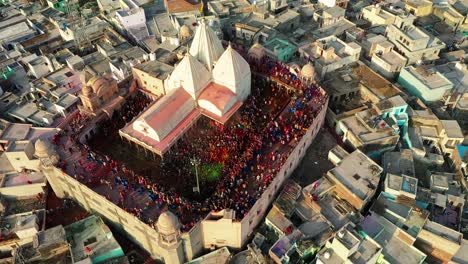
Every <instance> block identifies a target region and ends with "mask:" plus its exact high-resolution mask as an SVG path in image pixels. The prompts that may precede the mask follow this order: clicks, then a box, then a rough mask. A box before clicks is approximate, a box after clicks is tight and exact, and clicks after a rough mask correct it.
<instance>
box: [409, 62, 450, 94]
mask: <svg viewBox="0 0 468 264" xmlns="http://www.w3.org/2000/svg"><path fill="white" fill-rule="evenodd" d="M406 70H407V71H408V72H409V73H411V74H412V75H413V76H414V77H416V78H417V79H418V80H419V81H420V82H422V83H424V84H425V85H426V86H427V87H428V88H429V89H438V88H447V87H448V88H452V86H453V84H452V82H450V80H449V79H447V78H445V76H443V75H442V74H441V73H440V72H438V71H435V70H430V69H427V68H425V67H424V66H419V67H417V68H415V67H413V66H409V67H407V68H406Z"/></svg>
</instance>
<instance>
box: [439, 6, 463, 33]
mask: <svg viewBox="0 0 468 264" xmlns="http://www.w3.org/2000/svg"><path fill="white" fill-rule="evenodd" d="M465 12H466V11H465ZM434 15H435V16H436V17H438V18H439V19H440V20H442V21H443V22H444V23H445V24H447V25H448V26H449V27H451V28H452V29H453V30H454V31H462V32H463V31H466V30H468V20H467V17H466V16H463V15H462V14H460V13H459V12H458V11H457V10H456V9H455V8H453V7H452V6H450V5H436V6H434Z"/></svg>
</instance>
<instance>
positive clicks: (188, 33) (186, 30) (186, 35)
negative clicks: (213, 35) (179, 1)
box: [179, 25, 192, 39]
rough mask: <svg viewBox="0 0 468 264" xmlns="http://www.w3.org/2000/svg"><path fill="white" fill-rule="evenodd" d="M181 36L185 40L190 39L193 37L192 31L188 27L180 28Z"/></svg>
mask: <svg viewBox="0 0 468 264" xmlns="http://www.w3.org/2000/svg"><path fill="white" fill-rule="evenodd" d="M179 36H180V38H183V39H186V38H190V37H191V36H192V30H191V29H190V28H189V27H188V26H187V25H183V26H181V27H180V30H179Z"/></svg>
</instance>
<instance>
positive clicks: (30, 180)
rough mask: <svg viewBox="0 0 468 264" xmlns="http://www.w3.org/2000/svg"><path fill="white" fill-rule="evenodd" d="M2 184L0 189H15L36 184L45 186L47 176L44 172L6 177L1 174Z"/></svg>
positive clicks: (14, 174) (20, 173) (17, 173)
mask: <svg viewBox="0 0 468 264" xmlns="http://www.w3.org/2000/svg"><path fill="white" fill-rule="evenodd" d="M0 182H1V186H0V187H15V186H21V185H28V184H35V183H44V184H45V176H44V174H42V172H31V173H26V172H14V173H8V174H4V175H1V174H0Z"/></svg>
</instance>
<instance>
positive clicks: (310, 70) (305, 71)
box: [301, 63, 315, 79]
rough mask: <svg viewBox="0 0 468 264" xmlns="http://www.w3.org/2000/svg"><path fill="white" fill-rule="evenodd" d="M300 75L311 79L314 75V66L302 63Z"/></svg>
mask: <svg viewBox="0 0 468 264" xmlns="http://www.w3.org/2000/svg"><path fill="white" fill-rule="evenodd" d="M301 75H302V77H304V78H307V79H313V78H314V77H315V69H314V66H312V65H311V64H309V63H307V64H306V65H304V67H302V70H301Z"/></svg>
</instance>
